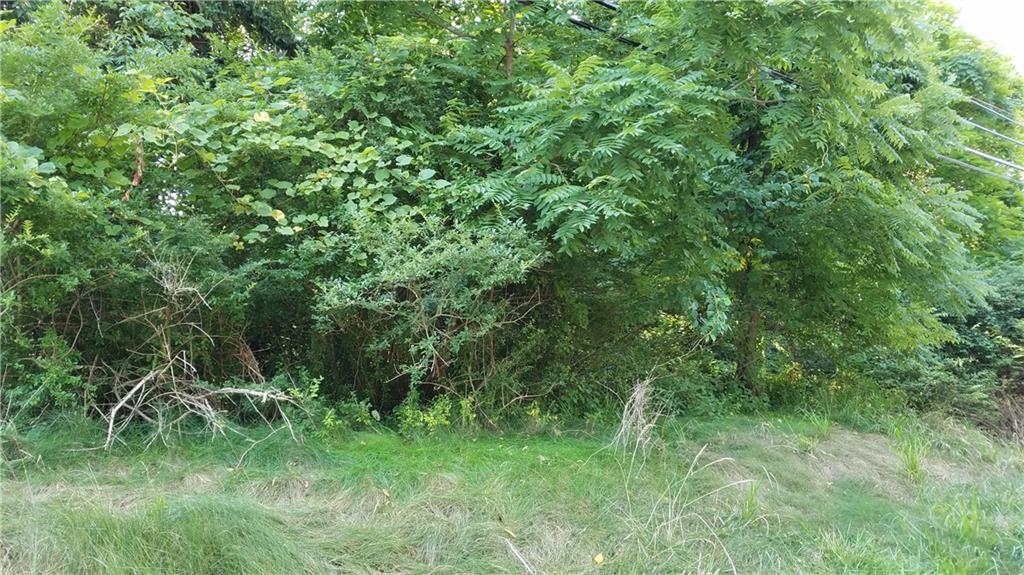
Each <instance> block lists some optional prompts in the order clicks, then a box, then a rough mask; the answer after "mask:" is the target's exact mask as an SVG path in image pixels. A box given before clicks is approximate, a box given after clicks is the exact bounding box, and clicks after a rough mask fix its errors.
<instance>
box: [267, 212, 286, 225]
mask: <svg viewBox="0 0 1024 575" xmlns="http://www.w3.org/2000/svg"><path fill="white" fill-rule="evenodd" d="M270 217H272V218H274V221H277V222H279V221H281V220H283V219H284V212H282V211H281V210H274V211H272V212H270Z"/></svg>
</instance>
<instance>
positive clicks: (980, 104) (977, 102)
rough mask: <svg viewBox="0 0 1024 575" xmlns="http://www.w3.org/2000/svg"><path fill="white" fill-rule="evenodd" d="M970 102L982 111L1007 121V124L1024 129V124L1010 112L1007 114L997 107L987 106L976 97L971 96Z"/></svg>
mask: <svg viewBox="0 0 1024 575" xmlns="http://www.w3.org/2000/svg"><path fill="white" fill-rule="evenodd" d="M970 102H971V103H972V104H974V105H975V106H977V107H979V108H981V109H982V110H985V111H987V112H988V113H990V114H992V115H994V116H998V117H1000V118H1002V119H1004V120H1006V121H1007V122H1010V123H1011V124H1013V125H1015V126H1018V127H1020V128H1024V123H1021V122H1019V121H1018V120H1017V119H1016V118H1014V117H1013V116H1011V115H1010V114H1009V112H1006V111H1005V110H1000V109H999V108H996V107H995V106H992V105H991V104H986V103H985V102H982V101H981V100H979V99H977V98H975V97H974V96H971V99H970Z"/></svg>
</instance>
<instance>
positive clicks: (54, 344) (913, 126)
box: [0, 0, 1024, 434]
mask: <svg viewBox="0 0 1024 575" xmlns="http://www.w3.org/2000/svg"><path fill="white" fill-rule="evenodd" d="M2 4H3V6H2V7H3V8H4V9H5V11H4V12H2V19H0V34H2V38H0V39H2V44H0V106H2V109H0V112H2V129H0V132H2V133H0V136H2V141H0V148H2V167H0V179H2V182H0V183H2V213H0V217H2V226H3V239H2V251H3V253H2V286H0V289H2V291H0V305H2V315H0V329H2V336H3V342H2V344H3V345H2V357H0V359H2V371H0V386H2V390H3V411H4V418H5V419H6V420H8V421H15V420H19V419H30V418H34V417H36V416H38V415H40V414H44V413H47V412H53V411H67V410H76V411H81V412H84V413H88V414H95V415H98V416H103V417H107V418H109V419H110V425H111V429H114V426H115V425H117V426H120V425H123V424H125V423H127V422H128V421H129V420H131V419H136V420H143V419H144V420H149V421H150V422H151V423H153V424H157V425H161V426H173V425H175V424H176V423H177V422H178V421H180V420H181V419H180V418H181V417H182V416H187V415H189V414H196V415H200V416H202V417H203V418H204V419H206V420H207V421H208V422H211V423H212V424H214V425H216V424H217V423H216V422H217V421H218V419H219V418H220V417H221V416H225V415H226V416H230V417H235V418H259V417H263V418H274V417H288V414H289V413H296V412H295V409H294V406H293V405H292V403H300V404H303V405H305V406H306V409H310V407H309V406H311V405H312V406H316V407H315V409H312V413H314V415H315V418H316V420H317V421H322V422H323V425H324V426H325V427H330V426H332V425H339V423H338V422H339V420H341V421H343V423H344V424H346V425H347V424H356V423H362V424H366V425H373V424H375V423H376V421H378V420H380V419H381V418H382V417H383V418H388V417H393V418H394V419H395V420H396V421H397V422H398V423H399V424H400V425H403V426H405V427H407V428H409V429H426V428H431V427H434V426H438V425H448V424H450V423H451V422H453V421H459V420H461V421H464V422H476V423H485V424H487V425H500V420H501V418H502V417H511V416H512V415H510V414H516V413H525V412H532V413H533V414H535V415H536V414H540V416H543V415H544V414H566V415H571V416H574V417H577V416H592V415H595V414H598V415H600V414H606V413H612V414H614V413H616V412H617V411H618V410H619V409H620V406H621V404H622V401H623V400H624V398H625V397H626V395H628V393H629V392H630V389H631V388H632V386H633V385H634V383H636V382H637V381H638V380H643V379H644V378H647V377H648V376H650V374H652V368H653V369H654V370H655V371H656V372H657V374H658V377H657V379H656V386H657V387H658V391H659V394H660V395H659V397H661V398H663V399H664V400H665V401H666V402H667V405H668V408H669V409H672V410H675V411H677V412H707V413H722V412H728V411H735V410H739V409H748V408H773V407H794V406H795V407H801V406H815V407H828V408H829V409H833V408H835V409H838V408H837V407H836V406H839V405H843V406H847V407H849V406H853V407H855V408H857V409H862V410H871V409H883V408H885V406H891V405H899V404H903V403H906V404H909V405H911V406H914V407H919V408H923V409H933V408H943V409H950V410H953V411H956V412H959V413H962V414H965V415H967V416H969V417H972V418H975V419H977V420H979V421H982V422H984V423H986V424H988V425H991V426H993V428H999V429H1004V430H1009V431H1010V432H1012V433H1017V434H1021V433H1022V431H1024V427H1022V426H1024V413H1022V412H1024V410H1022V407H1021V405H1022V403H1021V399H1020V397H1021V396H1022V395H1024V389H1022V387H1021V384H1022V374H1024V247H1022V246H1024V244H1022V241H1024V188H1022V184H1021V182H1020V178H1021V176H1022V174H1021V173H1019V172H1014V171H1013V170H1012V169H1007V168H1006V167H1005V166H1004V165H1001V164H998V163H995V162H992V161H991V160H988V159H984V158H981V157H979V156H978V155H977V154H974V153H973V152H971V151H970V150H979V151H984V152H985V153H986V154H989V155H991V156H995V157H998V158H1002V159H1004V160H1009V161H1010V162H1011V163H1017V164H1024V146H1022V145H1021V144H1020V141H1021V140H1024V128H1022V121H1021V116H1020V114H1019V112H1015V111H1017V110H1020V109H1021V108H1022V106H1024V84H1022V81H1021V79H1020V77H1019V76H1018V75H1017V74H1015V72H1014V71H1013V69H1012V66H1011V65H1010V64H1009V63H1008V62H1007V61H1006V60H1005V59H1004V58H1002V57H1000V56H999V55H998V54H996V53H994V52H993V51H992V50H990V49H989V48H987V47H985V46H984V45H982V44H980V43H979V42H978V41H977V40H975V39H973V38H971V37H969V36H968V35H966V34H965V33H963V32H961V31H959V30H958V29H956V28H955V26H954V25H953V20H954V18H953V14H952V12H951V11H950V10H949V9H947V8H944V7H942V6H940V5H936V4H932V3H929V2H919V1H915V2H872V3H854V4H850V3H846V2H827V1H816V2H772V3H768V2H693V3H685V4H680V3H676V2H653V1H652V2H630V3H626V4H624V5H623V6H621V7H618V8H617V9H614V8H613V7H614V5H612V6H613V7H609V6H608V4H609V3H595V2H585V1H582V0H579V1H551V2H547V1H544V2H541V1H538V2H460V3H413V2H399V3H386V2H372V3H359V2H353V3H347V2H333V1H320V2H286V1H281V2H267V3H263V2H261V3H256V2H213V1H203V0H185V1H180V2H156V1H144V0H137V1H130V2H129V1H123V0H97V1H92V2H34V1H33V2H13V3H12V2H4V3H2ZM964 120H968V121H970V122H973V123H974V124H978V125H981V126H982V127H985V128H987V130H982V129H980V128H978V127H976V126H974V125H971V124H970V123H965V122H964ZM1000 135H1001V136H1002V137H1000ZM978 168H981V169H980V170H979V169H978ZM428 405H429V407H425V406H428ZM830 406H831V407H830Z"/></svg>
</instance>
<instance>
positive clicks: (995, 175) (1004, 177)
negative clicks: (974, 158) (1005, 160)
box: [935, 154, 1024, 186]
mask: <svg viewBox="0 0 1024 575" xmlns="http://www.w3.org/2000/svg"><path fill="white" fill-rule="evenodd" d="M935 155H936V156H937V157H938V158H939V159H942V160H946V161H947V162H950V163H953V164H956V165H958V166H960V167H961V168H966V169H968V170H973V171H975V172H978V173H981V174H985V175H986V176H992V177H993V178H999V179H1001V180H1006V181H1007V182H1011V183H1014V184H1017V185H1019V186H1024V180H1018V179H1016V178H1012V177H1010V176H1007V175H1006V174H1000V173H999V172H993V171H992V170H986V169H985V168H979V167H978V166H975V165H974V164H969V163H967V162H964V161H962V160H958V159H956V158H950V157H949V156H944V155H942V154H935Z"/></svg>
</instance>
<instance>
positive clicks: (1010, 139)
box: [960, 118, 1024, 146]
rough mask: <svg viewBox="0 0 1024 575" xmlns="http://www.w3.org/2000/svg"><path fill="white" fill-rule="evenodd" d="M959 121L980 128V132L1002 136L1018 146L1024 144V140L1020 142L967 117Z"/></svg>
mask: <svg viewBox="0 0 1024 575" xmlns="http://www.w3.org/2000/svg"><path fill="white" fill-rule="evenodd" d="M960 121H962V122H963V123H965V124H967V125H968V126H972V127H975V128H977V129H979V130H981V131H982V132H986V133H989V134H992V135H993V136H995V137H997V138H1002V139H1003V140H1006V141H1007V142H1010V143H1013V144H1017V145H1018V146H1024V142H1022V141H1020V140H1016V139H1014V138H1011V137H1010V136H1007V135H1006V134H1000V133H999V132H997V131H995V130H993V129H991V128H986V127H985V126H982V125H981V124H975V123H974V122H972V121H970V120H968V119H967V118H960Z"/></svg>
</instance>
